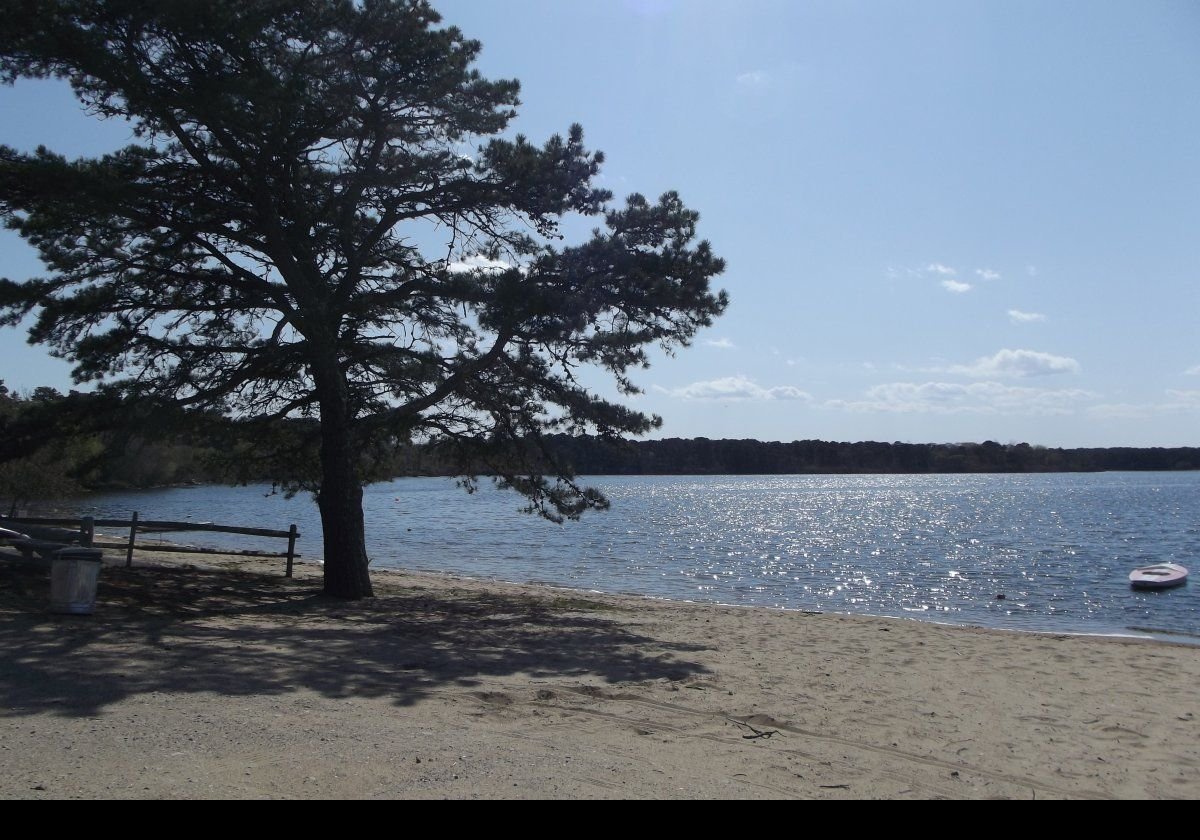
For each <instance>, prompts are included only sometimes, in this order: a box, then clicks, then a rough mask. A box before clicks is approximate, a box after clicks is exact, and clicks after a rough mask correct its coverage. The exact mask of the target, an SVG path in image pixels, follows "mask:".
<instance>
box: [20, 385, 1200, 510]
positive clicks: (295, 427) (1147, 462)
mask: <svg viewBox="0 0 1200 840" xmlns="http://www.w3.org/2000/svg"><path fill="white" fill-rule="evenodd" d="M318 446H319V432H318V429H317V427H316V424H315V423H314V422H312V421H310V420H304V419H292V420H279V421H274V422H270V423H262V422H254V423H251V422H239V421H236V420H231V419H229V418H226V417H223V416H221V415H218V414H215V413H211V414H210V413H197V412H183V411H181V410H179V409H178V407H176V406H174V405H172V404H169V403H163V404H155V403H151V402H147V401H145V400H142V401H138V402H136V403H135V402H131V401H127V400H120V399H118V398H115V397H113V396H112V395H109V394H105V393H80V392H75V391H72V392H71V393H69V394H62V393H59V392H58V391H56V390H55V389H53V388H47V387H40V388H35V389H34V390H33V391H31V392H29V393H26V394H18V393H15V392H12V391H10V390H9V389H8V388H7V387H6V386H5V385H4V383H3V382H2V381H0V513H4V512H13V511H15V510H18V509H21V508H24V507H27V506H28V505H30V504H32V503H35V502H38V501H42V500H50V499H59V498H64V497H68V496H72V495H76V494H80V493H84V492H87V491H96V490H115V489H133V488H149V487H162V486H170V485H179V484H193V483H235V484H236V483H245V482H251V481H270V480H273V479H276V478H277V477H278V476H280V475H283V476H285V477H286V480H285V481H283V482H282V483H281V484H280V486H281V487H282V488H283V489H285V490H292V491H294V490H302V489H307V488H309V487H311V486H314V484H315V482H316V479H317V477H318V475H319V469H318V467H319V463H318V457H317V447H318ZM498 457H499V458H501V459H503V457H504V456H503V455H500V456H498ZM509 457H510V461H511V463H512V464H515V463H532V464H534V465H535V467H536V466H538V465H539V464H541V465H543V466H544V467H545V469H546V471H547V473H549V472H551V471H552V469H553V467H554V464H558V465H560V466H561V465H566V466H567V467H568V468H570V469H571V470H573V471H574V472H575V473H576V474H578V475H672V474H677V475H785V474H819V473H1021V472H1027V473H1035V472H1095V471H1103V470H1194V469H1200V448H1197V447H1176V448H1133V447H1118V448H1093V449H1051V448H1047V447H1044V446H1031V445H1029V444H1027V443H1017V444H1000V443H996V442H995V441H984V442H983V443H953V444H934V443H877V442H860V443H832V442H829V441H821V440H797V441H792V442H790V443H780V442H775V441H760V440H710V439H708V438H703V437H701V438H692V439H681V438H666V439H663V440H642V441H632V440H621V439H607V438H600V437H593V436H588V435H580V436H571V435H550V436H546V437H542V438H537V439H536V440H534V439H530V440H529V441H528V443H527V445H526V449H525V450H523V451H521V452H511V453H510V456H509ZM360 458H361V459H362V467H361V469H362V472H363V474H364V475H367V476H368V477H369V478H370V480H382V479H387V478H393V477H398V476H406V475H461V474H463V473H467V474H475V475H485V476H486V475H489V474H496V473H499V472H503V471H504V469H505V465H504V464H503V463H498V462H497V460H496V458H497V456H495V455H494V454H493V456H492V457H491V458H490V460H489V461H486V462H478V463H475V462H472V461H471V460H470V458H469V456H467V455H464V453H463V452H462V451H461V450H460V449H459V448H457V447H456V445H455V444H453V443H451V442H440V441H436V440H434V441H431V442H427V443H417V444H414V443H408V442H402V441H390V442H389V441H384V442H382V443H380V444H379V445H377V446H375V447H373V448H372V449H370V450H366V451H363V452H362V453H360Z"/></svg>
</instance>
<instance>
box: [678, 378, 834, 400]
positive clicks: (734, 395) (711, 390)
mask: <svg viewBox="0 0 1200 840" xmlns="http://www.w3.org/2000/svg"><path fill="white" fill-rule="evenodd" d="M655 390H656V391H659V392H660V393H663V394H669V395H670V396H672V397H675V398H677V399H681V400H808V399H811V397H810V396H809V395H808V394H806V393H805V392H804V391H801V390H800V389H799V388H794V387H792V386H791V385H778V386H776V387H774V388H763V387H762V386H761V385H758V384H757V383H755V382H754V381H753V380H751V379H748V378H746V377H745V376H740V375H739V376H726V377H722V378H721V379H710V380H708V381H707V382H693V383H692V384H691V385H685V386H683V387H682V388H662V387H660V386H655Z"/></svg>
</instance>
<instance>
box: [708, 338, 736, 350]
mask: <svg viewBox="0 0 1200 840" xmlns="http://www.w3.org/2000/svg"><path fill="white" fill-rule="evenodd" d="M704 343H705V344H706V345H708V346H709V347H719V348H721V349H722V350H733V349H734V348H736V347H737V345H736V344H734V343H733V342H732V341H730V340H729V339H728V338H716V339H713V338H710V339H708V340H707V341H705V342H704Z"/></svg>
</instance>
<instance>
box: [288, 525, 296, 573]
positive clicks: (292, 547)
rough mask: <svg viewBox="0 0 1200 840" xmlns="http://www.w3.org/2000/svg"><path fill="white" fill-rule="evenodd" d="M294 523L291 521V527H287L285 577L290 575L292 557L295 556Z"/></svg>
mask: <svg viewBox="0 0 1200 840" xmlns="http://www.w3.org/2000/svg"><path fill="white" fill-rule="evenodd" d="M296 536H297V535H296V523H295V522H293V523H292V527H290V528H288V559H287V575H286V576H287V577H291V576H292V559H293V558H294V557H295V556H296Z"/></svg>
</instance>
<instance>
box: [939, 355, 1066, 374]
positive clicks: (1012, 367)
mask: <svg viewBox="0 0 1200 840" xmlns="http://www.w3.org/2000/svg"><path fill="white" fill-rule="evenodd" d="M947 372H949V373H960V374H964V375H966V376H978V377H988V376H1009V377H1025V376H1049V375H1051V374H1057V373H1078V372H1079V362H1077V361H1075V360H1074V359H1072V358H1070V357H1068V356H1055V355H1053V354H1052V353H1039V352H1038V351H1036V350H1001V351H999V352H998V353H996V354H994V355H991V356H984V357H983V358H981V359H976V360H975V361H974V362H973V363H971V364H969V365H954V366H953V367H951V368H948V369H947Z"/></svg>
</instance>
